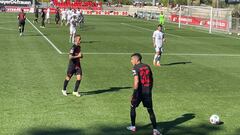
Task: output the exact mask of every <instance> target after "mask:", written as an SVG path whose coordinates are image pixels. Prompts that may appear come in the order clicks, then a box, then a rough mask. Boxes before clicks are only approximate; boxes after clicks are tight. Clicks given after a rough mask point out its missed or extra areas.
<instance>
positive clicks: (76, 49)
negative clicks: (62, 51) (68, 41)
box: [69, 44, 81, 67]
mask: <svg viewBox="0 0 240 135" xmlns="http://www.w3.org/2000/svg"><path fill="white" fill-rule="evenodd" d="M80 52H81V47H80V46H79V45H75V44H74V45H73V46H72V48H71V50H70V52H69V55H72V56H77V55H78V54H79V53H80ZM69 65H74V66H76V67H80V58H76V59H71V60H70V61H69Z"/></svg>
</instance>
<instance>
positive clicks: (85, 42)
mask: <svg viewBox="0 0 240 135" xmlns="http://www.w3.org/2000/svg"><path fill="white" fill-rule="evenodd" d="M96 42H100V41H81V43H82V44H92V43H96Z"/></svg>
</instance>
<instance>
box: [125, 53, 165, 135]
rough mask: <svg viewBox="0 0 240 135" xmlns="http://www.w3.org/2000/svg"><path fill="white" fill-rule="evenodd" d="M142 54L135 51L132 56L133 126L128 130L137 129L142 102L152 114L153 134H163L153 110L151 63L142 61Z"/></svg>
mask: <svg viewBox="0 0 240 135" xmlns="http://www.w3.org/2000/svg"><path fill="white" fill-rule="evenodd" d="M141 60H142V56H141V54H139V53H134V54H132V56H131V63H132V65H133V69H132V72H133V76H134V84H133V88H134V90H133V94H132V99H131V111H130V117H131V126H129V127H127V129H128V130H131V131H134V132H135V131H136V126H135V119H136V108H137V107H138V106H139V104H140V103H141V102H142V103H143V106H144V107H146V108H147V111H148V113H149V116H150V120H151V122H152V126H153V135H161V133H160V132H159V131H158V130H157V124H156V117H155V114H154V111H153V105H152V87H153V75H152V71H151V68H150V66H149V65H147V64H144V63H142V62H141Z"/></svg>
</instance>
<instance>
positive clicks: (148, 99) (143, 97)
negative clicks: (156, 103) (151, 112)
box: [131, 94, 152, 108]
mask: <svg viewBox="0 0 240 135" xmlns="http://www.w3.org/2000/svg"><path fill="white" fill-rule="evenodd" d="M141 102H142V104H143V106H144V107H146V108H152V95H151V94H140V95H137V96H133V97H132V100H131V106H132V107H135V108H136V107H138V106H139V104H140V103H141Z"/></svg>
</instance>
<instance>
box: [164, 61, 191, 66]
mask: <svg viewBox="0 0 240 135" xmlns="http://www.w3.org/2000/svg"><path fill="white" fill-rule="evenodd" d="M191 63H192V62H190V61H187V62H173V63H168V64H161V65H162V66H173V65H181V64H183V65H184V64H191Z"/></svg>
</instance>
